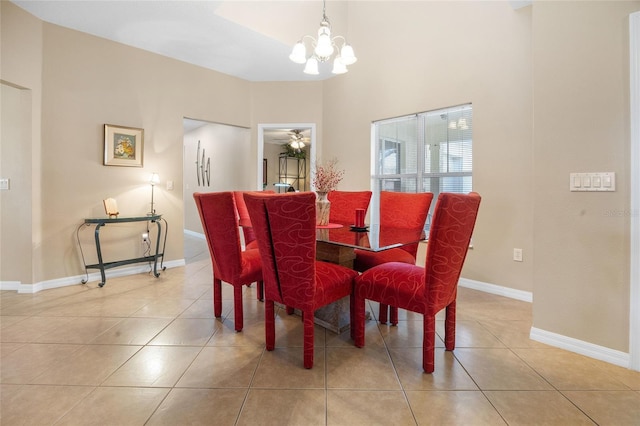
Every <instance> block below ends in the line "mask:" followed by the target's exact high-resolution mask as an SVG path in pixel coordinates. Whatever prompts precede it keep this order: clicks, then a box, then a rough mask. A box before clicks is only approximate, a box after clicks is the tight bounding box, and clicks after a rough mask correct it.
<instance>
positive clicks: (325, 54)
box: [314, 21, 334, 62]
mask: <svg viewBox="0 0 640 426" xmlns="http://www.w3.org/2000/svg"><path fill="white" fill-rule="evenodd" d="M328 25H329V24H328V23H327V22H326V21H323V22H322V23H321V24H320V29H319V30H318V42H317V43H316V48H315V50H314V53H315V54H316V56H317V58H318V59H319V60H320V62H324V61H326V60H327V59H329V57H331V55H333V50H334V49H333V42H332V41H331V28H329V26H328Z"/></svg>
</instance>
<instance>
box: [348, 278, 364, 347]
mask: <svg viewBox="0 0 640 426" xmlns="http://www.w3.org/2000/svg"><path fill="white" fill-rule="evenodd" d="M355 292H356V290H354V293H355ZM353 297H354V299H353V322H352V323H351V326H352V328H353V331H352V334H353V341H354V343H355V345H356V346H357V347H358V348H362V347H364V305H365V299H364V297H359V296H358V295H357V294H354V296H353Z"/></svg>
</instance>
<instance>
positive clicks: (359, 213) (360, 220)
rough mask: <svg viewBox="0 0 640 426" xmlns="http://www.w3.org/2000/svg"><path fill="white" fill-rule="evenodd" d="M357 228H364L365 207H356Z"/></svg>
mask: <svg viewBox="0 0 640 426" xmlns="http://www.w3.org/2000/svg"><path fill="white" fill-rule="evenodd" d="M355 226H356V227H357V228H364V209H356V222H355Z"/></svg>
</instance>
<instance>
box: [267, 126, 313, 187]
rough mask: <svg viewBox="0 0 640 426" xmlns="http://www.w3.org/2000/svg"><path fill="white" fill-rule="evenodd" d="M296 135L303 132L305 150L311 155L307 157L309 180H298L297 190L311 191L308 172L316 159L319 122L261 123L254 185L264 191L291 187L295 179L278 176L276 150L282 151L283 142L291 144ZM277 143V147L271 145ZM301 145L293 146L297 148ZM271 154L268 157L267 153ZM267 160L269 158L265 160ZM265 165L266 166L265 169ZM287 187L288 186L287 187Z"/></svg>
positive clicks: (277, 151)
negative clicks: (290, 179) (290, 180)
mask: <svg viewBox="0 0 640 426" xmlns="http://www.w3.org/2000/svg"><path fill="white" fill-rule="evenodd" d="M297 135H302V138H303V139H302V140H303V143H304V145H305V147H304V149H305V150H307V152H308V156H307V157H306V170H307V172H306V176H307V179H306V181H304V182H296V186H295V187H294V189H295V190H301V191H303V190H310V189H311V186H310V181H311V179H309V177H310V174H309V173H308V171H309V170H310V168H311V165H313V164H315V161H316V146H317V143H316V125H315V123H274V124H258V141H257V148H258V149H257V152H258V156H257V159H256V160H257V162H256V164H257V170H258V174H257V181H256V186H255V188H256V189H258V190H259V191H262V190H265V189H266V190H275V191H276V192H280V191H281V190H282V188H284V187H281V186H280V185H286V186H287V187H289V186H291V184H292V183H293V182H289V181H287V180H283V179H281V178H280V176H279V159H278V158H277V155H276V154H277V153H279V152H280V151H282V150H283V149H284V148H283V146H284V145H289V146H291V144H290V142H291V141H294V140H295V139H296V137H298V136H297ZM273 146H276V147H277V148H275V149H274V148H272V147H273ZM297 149H299V148H293V150H294V151H295V150H297ZM270 152H271V153H274V152H275V153H276V154H270V155H269V158H267V154H268V153H270ZM265 160H266V161H265ZM265 166H266V169H265ZM286 189H288V188H285V189H284V190H286Z"/></svg>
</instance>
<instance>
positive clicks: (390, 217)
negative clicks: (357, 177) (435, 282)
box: [354, 191, 433, 325]
mask: <svg viewBox="0 0 640 426" xmlns="http://www.w3.org/2000/svg"><path fill="white" fill-rule="evenodd" d="M432 200H433V194H432V193H431V192H420V193H409V192H390V191H380V227H381V228H400V229H412V230H415V231H416V232H417V231H420V230H422V229H424V224H425V222H426V220H427V215H428V213H429V207H430V206H431V201H432ZM417 252H418V243H415V244H409V245H405V246H402V247H398V248H393V249H389V250H383V251H379V252H373V251H366V250H355V253H356V259H355V261H354V269H355V270H356V271H360V272H364V271H366V270H367V269H370V268H372V267H374V266H376V265H380V264H382V263H386V262H403V263H408V264H411V265H415V263H416V254H417ZM388 310H390V311H391V324H393V325H397V324H398V309H397V308H396V307H394V306H391V307H388V306H387V305H385V304H380V309H379V312H378V320H379V321H380V324H385V323H386V322H387V311H388Z"/></svg>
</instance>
